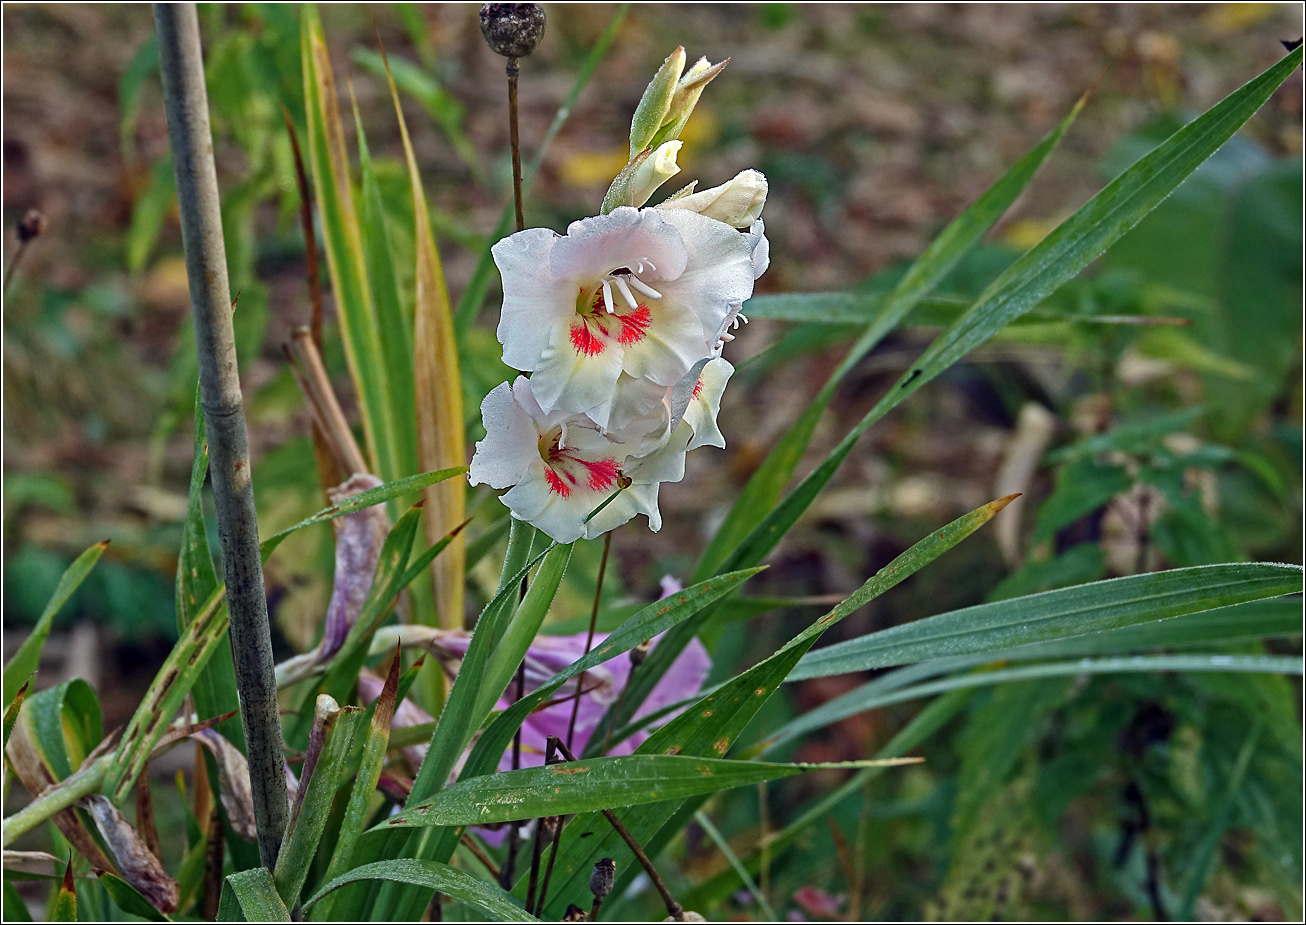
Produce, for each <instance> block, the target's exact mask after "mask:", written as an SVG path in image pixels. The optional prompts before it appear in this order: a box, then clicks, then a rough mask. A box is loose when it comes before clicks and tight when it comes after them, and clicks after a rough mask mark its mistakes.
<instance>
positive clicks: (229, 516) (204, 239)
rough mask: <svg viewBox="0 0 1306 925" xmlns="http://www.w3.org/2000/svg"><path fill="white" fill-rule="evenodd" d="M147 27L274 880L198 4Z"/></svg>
mask: <svg viewBox="0 0 1306 925" xmlns="http://www.w3.org/2000/svg"><path fill="white" fill-rule="evenodd" d="M154 27H155V31H156V33H157V36H158V42H159V66H160V72H161V74H162V78H163V100H164V105H165V108H166V110H167V115H168V143H169V146H170V147H171V149H172V161H173V166H174V170H175V173H176V177H177V201H178V205H179V210H180V214H181V236H182V244H183V247H184V248H185V252H186V275H187V278H188V280H189V282H190V300H191V311H192V314H193V315H194V319H195V345H196V348H197V350H198V354H199V372H200V403H201V406H202V407H203V409H204V423H205V427H206V429H207V434H208V441H209V460H210V462H209V471H210V473H211V474H212V480H213V499H214V506H215V508H216V511H217V519H218V537H219V540H220V541H221V547H222V571H223V577H224V578H225V579H226V584H227V607H228V610H229V612H230V614H231V652H232V656H233V658H234V661H235V665H236V688H237V691H238V692H239V694H240V718H241V724H242V726H243V727H244V730H245V743H246V749H247V752H248V754H247V757H248V759H249V773H250V784H251V789H252V791H253V795H254V818H255V822H256V823H257V825H258V845H259V859H260V860H261V861H262V863H263V866H264V867H266V868H268V869H269V870H272V869H273V868H274V867H275V866H276V860H277V853H278V852H279V850H280V848H281V839H282V837H283V836H284V833H285V828H286V817H287V811H288V807H287V803H286V776H285V769H284V764H283V762H284V757H283V754H284V753H283V748H282V744H281V718H280V715H279V714H278V708H277V684H276V676H275V674H274V671H273V661H272V633H271V629H270V627H269V625H268V608H267V598H266V597H265V594H264V590H263V564H262V560H261V558H260V556H259V548H258V521H257V518H256V516H255V512H254V484H253V481H252V479H251V477H250V464H249V446H248V435H247V434H246V431H245V410H244V405H243V403H242V400H241V393H240V376H239V370H238V369H237V365H236V343H235V338H234V334H233V331H232V323H231V313H232V307H231V289H230V286H229V284H228V281H227V259H226V248H225V246H224V244H223V239H222V213H221V209H220V207H219V201H218V178H217V172H216V169H215V167H214V163H213V144H212V141H213V136H212V131H211V130H210V128H209V110H208V94H207V92H206V90H205V85H204V59H203V52H202V50H201V48H200V33H199V17H198V14H197V13H196V9H195V4H193V3H156V4H154Z"/></svg>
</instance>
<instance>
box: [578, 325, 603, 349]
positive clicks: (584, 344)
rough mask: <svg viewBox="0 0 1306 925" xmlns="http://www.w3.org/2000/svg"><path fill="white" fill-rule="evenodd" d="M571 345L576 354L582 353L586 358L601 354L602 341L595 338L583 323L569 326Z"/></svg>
mask: <svg viewBox="0 0 1306 925" xmlns="http://www.w3.org/2000/svg"><path fill="white" fill-rule="evenodd" d="M571 345H572V346H573V347H575V348H576V352H577V353H583V354H584V355H585V356H587V357H593V356H598V355H599V354H600V353H602V352H603V347H604V343H603V341H602V340H601V339H599V338H597V337H595V336H594V332H592V331H591V330H590V329H589V325H587V324H585V323H584V322H582V323H580V324H573V325H572V326H571Z"/></svg>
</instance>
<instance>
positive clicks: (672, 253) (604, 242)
mask: <svg viewBox="0 0 1306 925" xmlns="http://www.w3.org/2000/svg"><path fill="white" fill-rule="evenodd" d="M663 218H664V215H663V213H661V212H656V211H654V210H653V209H642V210H641V209H632V208H631V207H629V206H622V207H621V208H619V209H613V210H612V211H611V212H609V213H608V214H607V215H596V216H594V217H592V218H585V219H581V220H580V221H578V222H572V223H571V224H570V225H569V226H568V227H567V235H566V237H563V238H559V239H558V240H557V242H556V243H555V244H554V246H553V249H552V250H551V251H550V254H549V266H550V268H551V269H552V275H553V276H554V277H555V278H557V279H570V280H576V281H583V282H587V283H592V282H593V281H594V280H596V279H598V278H599V277H600V276H603V275H604V274H606V273H611V272H612V271H613V270H615V269H617V268H619V267H629V266H630V265H631V264H633V263H635V262H636V261H638V260H640V259H643V260H644V261H645V262H646V263H647V261H649V260H651V261H653V263H654V264H655V265H656V266H657V270H656V271H652V272H650V273H648V274H641V275H645V276H647V277H648V278H650V279H675V278H676V277H677V276H679V275H680V274H681V272H682V271H683V270H684V269H685V262H686V260H687V259H688V255H687V253H686V250H685V243H684V241H682V240H681V236H680V232H679V231H678V230H677V227H678V226H676V225H672V224H670V223H668V222H666V221H664V220H663Z"/></svg>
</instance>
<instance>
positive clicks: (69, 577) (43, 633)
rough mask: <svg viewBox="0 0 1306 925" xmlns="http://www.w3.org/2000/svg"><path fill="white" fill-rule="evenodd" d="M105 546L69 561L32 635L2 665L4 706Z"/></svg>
mask: <svg viewBox="0 0 1306 925" xmlns="http://www.w3.org/2000/svg"><path fill="white" fill-rule="evenodd" d="M108 545H109V541H108V540H104V541H103V542H100V543H96V544H95V545H94V546H92V547H91V548H90V549H88V550H86V551H85V552H83V553H82V554H81V555H80V556H78V557H77V558H76V559H74V560H73V563H72V565H70V566H68V569H67V570H66V571H65V572H64V573H63V576H62V577H61V578H60V579H59V583H58V584H57V585H55V588H54V594H53V595H51V597H50V602H49V603H48V604H46V605H45V610H43V611H42V612H41V616H40V619H38V620H37V621H36V625H35V626H34V627H32V632H31V633H29V634H28V636H27V638H26V639H24V640H23V644H22V645H21V646H19V647H18V651H17V652H15V653H14V657H13V658H11V659H10V660H9V664H7V665H5V670H4V676H3V680H2V681H0V683H2V684H3V687H4V702H5V703H6V704H8V703H12V702H13V699H14V697H16V696H18V689H19V688H20V687H22V686H23V685H24V684H25V683H26V682H27V679H28V678H30V677H31V676H32V673H33V672H35V671H36V666H37V665H38V664H39V662H40V661H41V649H43V648H44V647H45V640H46V639H47V638H48V637H49V635H50V626H51V624H52V623H53V622H54V617H55V614H57V613H58V612H59V610H60V608H62V607H63V605H64V604H66V603H68V598H70V597H72V596H73V592H74V591H76V590H77V588H78V587H79V586H80V585H81V583H82V582H83V581H85V580H86V576H87V575H89V574H90V573H91V569H93V568H95V563H97V562H99V561H100V556H102V555H103V554H104V549H105V547H106V546H108Z"/></svg>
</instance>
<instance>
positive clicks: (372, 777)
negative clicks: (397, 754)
mask: <svg viewBox="0 0 1306 925" xmlns="http://www.w3.org/2000/svg"><path fill="white" fill-rule="evenodd" d="M399 668H400V660H399V659H398V658H395V659H394V660H393V661H392V662H391V663H390V673H389V674H388V675H387V676H386V679H385V686H384V687H382V688H381V695H380V696H379V697H377V699H376V705H375V708H374V710H373V712H372V725H371V728H370V729H369V730H368V734H367V740H366V741H365V742H364V743H363V755H362V760H361V761H360V762H359V767H358V775H357V777H356V778H355V780H354V786H353V789H352V790H351V791H350V793H349V805H348V806H347V807H346V809H345V817H344V819H343V820H341V822H340V833H339V835H338V836H337V838H336V847H335V851H334V852H332V855H331V864H330V866H329V867H327V872H326V876H325V877H324V878H323V879H324V880H327V881H331V880H334V879H336V878H337V877H339V876H341V875H342V874H344V873H346V872H348V870H349V862H350V858H351V856H352V855H353V853H354V845H355V844H356V843H357V841H358V837H359V836H360V835H362V834H363V827H364V825H365V824H366V822H367V815H368V810H369V808H370V807H371V804H372V797H373V796H374V795H375V793H376V782H377V781H378V780H379V779H380V777H381V767H382V765H383V764H384V763H385V753H386V750H387V748H388V747H389V742H390V722H391V720H393V719H394V712H395V700H396V696H397V694H398V692H399V691H398V688H399ZM330 905H331V904H330V903H328V904H327V906H326V907H324V909H323V911H322V915H321V916H319V917H320V918H327V919H329V918H330V917H331V915H330V912H331V909H330Z"/></svg>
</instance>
